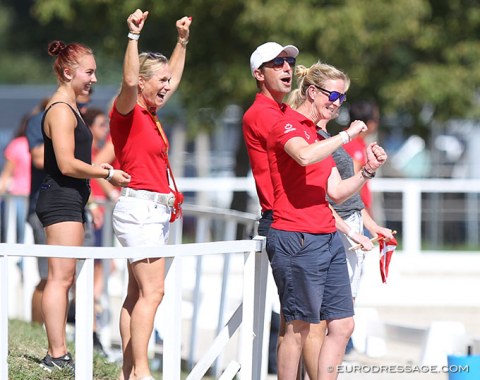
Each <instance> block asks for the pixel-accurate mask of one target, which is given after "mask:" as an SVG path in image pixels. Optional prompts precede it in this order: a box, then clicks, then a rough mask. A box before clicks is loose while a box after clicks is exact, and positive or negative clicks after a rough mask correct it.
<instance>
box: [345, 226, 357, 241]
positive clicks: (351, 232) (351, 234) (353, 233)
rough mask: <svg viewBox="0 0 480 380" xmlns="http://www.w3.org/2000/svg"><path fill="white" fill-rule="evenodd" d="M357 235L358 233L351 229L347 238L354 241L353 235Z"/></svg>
mask: <svg viewBox="0 0 480 380" xmlns="http://www.w3.org/2000/svg"><path fill="white" fill-rule="evenodd" d="M356 233H357V231H355V230H354V229H353V228H352V229H350V231H348V234H347V236H348V237H349V238H350V239H353V235H355V234H356Z"/></svg>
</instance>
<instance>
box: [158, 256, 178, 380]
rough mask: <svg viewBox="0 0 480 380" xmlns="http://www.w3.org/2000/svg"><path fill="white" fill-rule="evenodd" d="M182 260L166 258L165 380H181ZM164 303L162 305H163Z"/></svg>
mask: <svg viewBox="0 0 480 380" xmlns="http://www.w3.org/2000/svg"><path fill="white" fill-rule="evenodd" d="M181 271H182V266H181V258H175V257H166V258H165V296H164V298H163V302H164V308H163V309H164V310H165V313H164V314H165V315H164V318H165V331H164V333H163V378H164V379H169V380H170V379H171V380H180V376H181V363H182V356H181V349H182V347H181V342H182V339H181V337H182V317H181V316H182V274H181V273H182V272H181ZM163 302H162V303H163Z"/></svg>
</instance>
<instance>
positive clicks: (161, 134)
mask: <svg viewBox="0 0 480 380" xmlns="http://www.w3.org/2000/svg"><path fill="white" fill-rule="evenodd" d="M147 112H148V111H147ZM148 114H149V115H150V117H151V118H152V120H153V122H154V123H155V125H156V126H157V128H158V131H159V132H160V136H162V140H163V142H164V143H165V146H166V147H167V148H166V152H165V153H166V154H168V149H169V148H170V144H169V143H168V140H167V136H166V135H165V132H164V131H163V128H162V124H160V120H158V116H157V114H156V113H155V114H152V113H151V112H148ZM167 162H168V156H167Z"/></svg>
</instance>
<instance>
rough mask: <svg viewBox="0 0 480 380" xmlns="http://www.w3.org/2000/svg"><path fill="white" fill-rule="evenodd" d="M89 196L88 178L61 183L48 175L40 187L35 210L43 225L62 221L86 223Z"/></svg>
mask: <svg viewBox="0 0 480 380" xmlns="http://www.w3.org/2000/svg"><path fill="white" fill-rule="evenodd" d="M71 182H72V181H71ZM89 196H90V185H89V184H88V182H87V181H86V180H77V181H75V182H73V183H69V184H59V183H58V182H57V181H56V180H54V179H53V178H51V177H49V176H47V177H46V178H45V180H44V181H43V183H42V186H41V187H40V193H39V196H38V201H37V207H36V210H35V211H36V213H37V216H38V219H40V221H41V222H42V225H43V227H47V226H50V225H52V224H55V223H60V222H80V223H85V222H86V221H87V219H86V215H85V205H86V204H87V201H88V198H89Z"/></svg>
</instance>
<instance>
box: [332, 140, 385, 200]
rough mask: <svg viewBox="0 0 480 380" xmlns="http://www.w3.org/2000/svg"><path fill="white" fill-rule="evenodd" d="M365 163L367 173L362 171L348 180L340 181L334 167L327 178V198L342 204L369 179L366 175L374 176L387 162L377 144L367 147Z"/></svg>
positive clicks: (383, 152)
mask: <svg viewBox="0 0 480 380" xmlns="http://www.w3.org/2000/svg"><path fill="white" fill-rule="evenodd" d="M367 160H368V161H367V163H366V164H365V167H366V168H368V170H369V172H365V173H364V169H362V170H361V171H360V172H358V173H355V174H354V175H353V176H351V177H350V178H347V179H344V180H342V178H341V177H340V174H339V173H338V170H337V168H336V167H334V168H333V169H332V172H331V173H330V176H329V178H328V189H327V192H328V196H329V197H330V198H331V199H332V200H333V201H334V202H335V203H342V202H344V201H345V200H346V199H348V198H349V197H351V196H352V195H353V194H354V193H355V192H357V191H358V190H360V188H361V187H362V186H363V185H364V184H365V182H366V180H367V179H368V178H369V177H368V173H370V174H375V171H376V170H377V169H378V168H380V166H382V165H383V164H384V163H385V162H386V160H387V154H386V153H385V151H384V150H383V148H382V147H381V146H379V145H377V143H371V144H369V145H368V147H367Z"/></svg>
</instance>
